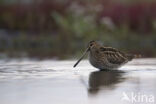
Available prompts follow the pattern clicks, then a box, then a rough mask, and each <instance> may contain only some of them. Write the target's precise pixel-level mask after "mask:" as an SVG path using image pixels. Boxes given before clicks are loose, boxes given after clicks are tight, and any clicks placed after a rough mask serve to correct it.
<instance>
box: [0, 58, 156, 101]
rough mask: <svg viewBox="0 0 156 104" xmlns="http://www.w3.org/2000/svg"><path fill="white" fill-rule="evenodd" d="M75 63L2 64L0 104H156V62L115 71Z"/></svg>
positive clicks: (140, 61)
mask: <svg viewBox="0 0 156 104" xmlns="http://www.w3.org/2000/svg"><path fill="white" fill-rule="evenodd" d="M75 62H76V61H70V60H65V61H54V60H42V61H36V60H28V59H22V60H18V59H12V60H0V104H156V59H137V60H133V61H132V62H130V63H128V64H126V65H125V66H123V67H121V68H120V69H118V70H113V71H98V70H97V69H96V68H93V67H92V66H91V65H90V64H89V63H88V61H87V60H84V61H82V62H81V63H80V64H79V65H78V66H77V67H76V68H73V65H74V63H75Z"/></svg>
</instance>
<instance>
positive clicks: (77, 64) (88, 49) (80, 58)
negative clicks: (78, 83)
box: [73, 48, 89, 67]
mask: <svg viewBox="0 0 156 104" xmlns="http://www.w3.org/2000/svg"><path fill="white" fill-rule="evenodd" d="M88 51H89V48H87V49H86V51H85V52H84V53H83V55H82V56H81V57H80V59H79V60H78V61H77V62H76V63H75V65H74V66H73V67H76V66H77V65H78V63H79V62H80V61H81V60H82V59H83V57H84V56H85V55H86V53H87V52H88Z"/></svg>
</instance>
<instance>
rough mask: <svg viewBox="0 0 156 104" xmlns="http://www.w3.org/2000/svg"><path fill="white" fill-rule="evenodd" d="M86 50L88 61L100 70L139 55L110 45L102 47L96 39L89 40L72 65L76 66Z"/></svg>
mask: <svg viewBox="0 0 156 104" xmlns="http://www.w3.org/2000/svg"><path fill="white" fill-rule="evenodd" d="M87 52H89V62H90V63H91V64H92V65H93V66H94V67H96V68H98V69H100V70H104V69H116V68H119V67H120V66H122V65H124V64H125V63H127V62H128V61H131V60H132V59H133V58H136V57H140V56H139V55H132V54H127V53H124V52H121V51H119V50H117V49H115V48H112V47H104V46H102V45H100V44H99V43H98V42H96V41H90V42H89V44H88V47H87V49H86V51H85V52H84V54H83V55H82V56H81V58H80V59H79V60H78V61H77V62H76V64H75V65H74V67H76V66H77V64H78V63H79V62H80V61H81V60H82V59H83V57H84V56H85V54H86V53H87Z"/></svg>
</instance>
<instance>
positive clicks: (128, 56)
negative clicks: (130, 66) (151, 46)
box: [126, 54, 141, 61]
mask: <svg viewBox="0 0 156 104" xmlns="http://www.w3.org/2000/svg"><path fill="white" fill-rule="evenodd" d="M126 56H127V58H128V60H129V61H131V60H132V59H133V58H141V55H140V54H138V55H132V54H127V55H126Z"/></svg>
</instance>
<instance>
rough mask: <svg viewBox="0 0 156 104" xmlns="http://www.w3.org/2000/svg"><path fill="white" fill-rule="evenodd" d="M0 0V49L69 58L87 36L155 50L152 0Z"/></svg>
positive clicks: (126, 48) (153, 53)
mask: <svg viewBox="0 0 156 104" xmlns="http://www.w3.org/2000/svg"><path fill="white" fill-rule="evenodd" d="M0 1H1V2H0V52H1V53H7V55H9V56H30V57H42V58H51V57H58V58H73V56H75V57H76V56H78V55H79V54H80V53H81V52H82V51H83V50H84V48H85V47H86V45H87V43H88V42H89V41H90V40H100V41H101V42H103V43H104V45H106V46H112V47H115V48H119V49H121V50H124V51H129V52H132V53H141V54H142V55H143V56H144V57H153V56H156V49H155V47H154V46H155V44H156V12H155V10H156V2H154V1H152V0H151V1H138V2H134V1H133V2H130V1H129V0H127V2H123V1H122V0H119V1H118V2H117V1H113V0H92V1H88V0H76V1H75V0H74V1H73V0H39V1H37V0H32V1H31V2H24V1H25V0H21V2H19V1H14V2H12V3H9V2H7V0H6V1H4V0H0ZM22 1H23V2H22Z"/></svg>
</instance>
